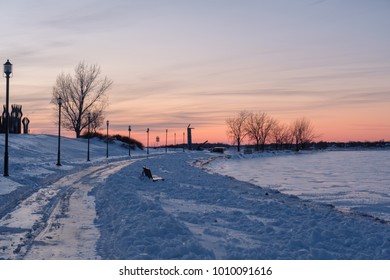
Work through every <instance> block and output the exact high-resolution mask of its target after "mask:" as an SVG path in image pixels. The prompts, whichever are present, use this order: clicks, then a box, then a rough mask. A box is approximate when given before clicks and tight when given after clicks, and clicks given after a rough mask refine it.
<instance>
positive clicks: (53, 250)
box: [0, 160, 134, 259]
mask: <svg viewBox="0 0 390 280" xmlns="http://www.w3.org/2000/svg"><path fill="white" fill-rule="evenodd" d="M132 162H134V160H132V161H130V160H120V161H114V162H110V163H103V164H99V165H93V166H90V167H88V168H86V169H83V170H81V171H78V172H74V173H72V174H70V175H67V176H64V177H62V178H61V179H59V180H58V181H56V182H54V183H52V184H51V185H49V186H48V187H46V188H42V189H39V191H38V192H36V193H33V194H32V195H31V196H30V197H28V198H27V199H25V200H24V201H23V202H21V203H20V205H19V206H18V207H17V208H16V209H15V210H14V211H13V212H11V213H9V214H8V215H7V216H5V217H4V218H3V219H2V220H0V227H1V228H2V230H3V231H6V232H8V233H9V234H8V235H6V236H4V235H3V236H2V242H1V243H2V250H0V258H5V259H8V258H11V259H15V258H16V259H20V258H24V259H96V258H99V257H98V256H97V255H96V250H95V245H96V244H95V243H96V240H97V239H98V238H99V231H98V230H97V229H96V227H95V225H94V219H95V217H96V211H95V202H94V197H93V196H91V195H89V192H90V191H91V190H92V189H93V188H94V187H96V186H97V185H98V184H101V183H103V182H104V181H105V180H106V178H107V177H108V176H110V175H112V174H114V173H115V172H118V171H119V170H120V169H122V168H124V167H126V166H127V165H129V164H131V163H132Z"/></svg>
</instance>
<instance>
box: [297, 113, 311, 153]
mask: <svg viewBox="0 0 390 280" xmlns="http://www.w3.org/2000/svg"><path fill="white" fill-rule="evenodd" d="M291 131H292V135H293V138H294V140H295V145H296V146H295V148H296V151H299V150H300V149H303V148H304V146H305V145H306V144H308V143H310V142H312V141H314V139H315V138H316V136H315V135H314V127H313V125H312V124H311V122H310V121H309V120H308V119H306V118H300V119H297V120H295V121H294V122H293V124H292V127H291Z"/></svg>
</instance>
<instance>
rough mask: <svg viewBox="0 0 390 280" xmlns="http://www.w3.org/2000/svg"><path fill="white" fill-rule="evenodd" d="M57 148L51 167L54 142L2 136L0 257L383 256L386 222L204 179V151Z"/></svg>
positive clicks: (76, 142) (73, 142)
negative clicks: (6, 160) (6, 158)
mask: <svg viewBox="0 0 390 280" xmlns="http://www.w3.org/2000/svg"><path fill="white" fill-rule="evenodd" d="M2 137H3V136H0V151H2V150H3V149H4V147H3V143H4V138H2ZM61 146H62V149H61V155H62V157H61V159H62V166H60V167H58V166H56V165H55V163H56V160H57V138H56V137H54V136H46V135H12V136H11V137H10V152H9V153H10V172H9V173H10V176H9V177H7V178H6V177H1V178H0V259H1V258H3V259H390V238H389V236H390V226H389V224H388V223H383V222H381V221H379V220H375V219H372V218H370V217H364V216H358V215H353V214H343V213H340V212H339V211H336V210H335V209H334V208H333V207H330V206H326V205H321V204H316V203H313V202H309V201H303V200H300V199H298V198H297V197H295V196H289V195H284V194H281V193H279V192H278V191H271V190H269V189H263V188H260V187H258V186H255V185H253V184H250V183H245V182H241V181H238V180H235V179H233V178H231V177H228V176H221V175H218V174H213V173H211V172H210V173H208V172H206V171H205V170H203V169H202V168H201V164H199V163H201V162H203V161H206V160H208V159H209V158H210V157H211V156H215V155H211V154H210V153H208V152H188V151H186V152H183V151H182V150H180V151H169V152H168V153H165V151H164V150H161V151H158V150H154V149H152V150H151V154H150V155H149V156H146V154H145V152H144V151H136V152H133V154H132V157H130V158H129V156H128V150H127V148H126V147H123V146H122V145H121V144H119V143H111V144H110V145H109V154H110V157H109V158H108V159H106V158H105V153H106V150H105V149H106V144H105V143H104V142H103V141H100V140H96V139H94V140H93V141H92V145H91V162H87V161H86V140H85V139H67V138H63V139H62V142H61ZM195 163H198V164H195ZM2 164H3V163H2V162H1V163H0V168H1V170H2V169H3V165H2ZM196 165H197V166H196ZM143 166H148V167H149V168H150V169H151V170H152V173H154V174H156V175H159V176H161V177H163V178H164V180H163V181H157V182H152V181H151V180H149V179H148V178H145V177H143V176H141V171H142V167H143Z"/></svg>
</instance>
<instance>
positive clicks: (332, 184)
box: [208, 151, 390, 221]
mask: <svg viewBox="0 0 390 280" xmlns="http://www.w3.org/2000/svg"><path fill="white" fill-rule="evenodd" d="M249 156H250V155H249ZM208 168H210V169H211V170H212V171H214V172H217V173H220V174H223V175H229V176H232V177H234V178H236V179H239V180H241V181H248V182H251V183H253V184H256V185H259V186H262V187H270V188H273V189H277V190H279V191H280V192H283V193H287V194H292V195H296V196H298V197H300V198H303V199H308V200H312V201H318V202H321V203H327V204H332V205H334V206H336V207H337V208H338V209H340V210H342V211H354V212H360V213H365V214H369V215H372V216H375V217H379V218H381V219H385V220H387V221H390V172H389V171H390V151H329V152H313V153H299V154H295V153H287V154H278V155H277V156H274V155H272V154H269V153H265V154H264V155H260V156H259V157H256V156H254V157H252V158H245V159H242V158H238V157H234V156H233V157H232V159H226V160H220V161H219V160H218V161H214V162H213V163H212V164H210V166H209V167H208Z"/></svg>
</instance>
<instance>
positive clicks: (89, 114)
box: [87, 112, 91, 161]
mask: <svg viewBox="0 0 390 280" xmlns="http://www.w3.org/2000/svg"><path fill="white" fill-rule="evenodd" d="M90 126H91V112H88V152H87V161H90V159H89V138H90V137H91V134H90Z"/></svg>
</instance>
